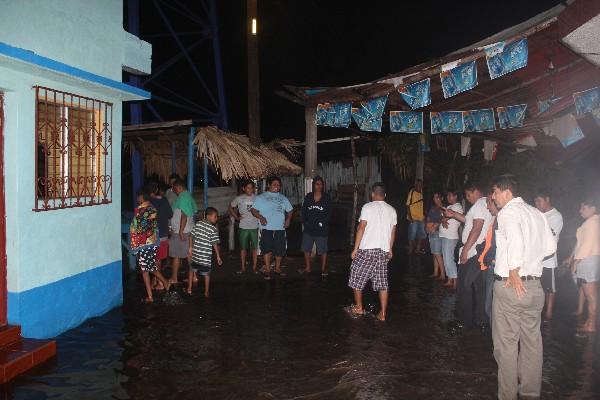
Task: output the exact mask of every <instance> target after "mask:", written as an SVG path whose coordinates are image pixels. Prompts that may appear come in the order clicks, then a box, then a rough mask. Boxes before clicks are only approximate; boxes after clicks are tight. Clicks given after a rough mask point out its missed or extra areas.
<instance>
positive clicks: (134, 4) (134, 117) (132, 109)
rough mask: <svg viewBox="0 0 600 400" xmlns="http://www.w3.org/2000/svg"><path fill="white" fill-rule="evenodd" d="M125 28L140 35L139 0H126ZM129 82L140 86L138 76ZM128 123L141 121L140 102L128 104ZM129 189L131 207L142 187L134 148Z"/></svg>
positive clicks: (141, 171) (141, 170) (140, 165)
mask: <svg viewBox="0 0 600 400" xmlns="http://www.w3.org/2000/svg"><path fill="white" fill-rule="evenodd" d="M127 11H128V17H127V29H128V31H129V32H130V33H131V34H133V35H135V36H138V37H139V36H140V1H139V0H128V1H127ZM128 81H129V84H130V85H132V86H135V87H140V86H141V79H140V77H139V76H136V75H133V74H130V75H129V79H128ZM129 123H130V124H131V125H138V124H141V123H142V105H141V104H140V103H135V102H132V103H130V105H129ZM131 177H132V182H131V189H132V192H133V193H132V196H133V208H135V206H136V202H137V196H136V195H135V194H136V192H137V191H138V190H139V189H140V188H141V187H142V185H143V183H144V166H143V160H142V155H141V154H140V152H139V151H138V150H137V149H136V150H134V151H133V153H132V154H131Z"/></svg>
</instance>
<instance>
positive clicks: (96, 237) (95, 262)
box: [0, 0, 152, 338]
mask: <svg viewBox="0 0 600 400" xmlns="http://www.w3.org/2000/svg"><path fill="white" fill-rule="evenodd" d="M151 55H152V48H151V46H150V44H148V43H146V42H144V41H142V40H140V39H138V38H137V37H136V36H134V35H131V34H130V33H128V32H126V31H125V30H124V28H123V3H122V0H100V1H99V0H27V1H14V0H0V94H1V96H2V98H3V103H4V104H3V110H4V113H3V115H2V116H0V118H2V119H3V120H2V124H0V126H2V127H3V132H2V135H3V140H4V155H3V159H2V162H3V163H4V164H3V166H4V204H5V209H6V212H5V214H6V218H5V220H4V221H5V226H4V227H3V228H4V229H5V231H6V240H5V243H4V245H5V246H2V244H0V248H2V247H5V249H6V266H5V267H6V288H1V289H0V290H5V291H6V299H7V300H6V302H7V304H6V306H7V315H6V316H7V320H8V323H9V324H16V325H21V328H22V334H23V336H25V337H31V338H49V337H53V336H56V335H58V334H60V333H61V332H64V331H65V330H67V329H70V328H73V327H75V326H77V325H79V324H81V323H82V322H83V321H85V320H86V319H88V318H90V317H94V316H98V315H101V314H103V313H105V312H107V311H109V310H111V309H112V308H114V307H118V306H119V305H121V303H122V298H123V289H122V260H121V258H122V255H121V136H122V135H121V132H122V131H121V128H122V123H121V120H122V104H123V102H125V101H139V100H145V99H148V98H149V97H150V93H148V92H146V91H144V90H141V89H139V88H136V87H133V86H130V85H127V84H124V83H122V76H123V71H124V70H125V71H127V72H130V73H135V74H139V75H143V74H149V73H150V69H151ZM0 256H2V255H1V254H0Z"/></svg>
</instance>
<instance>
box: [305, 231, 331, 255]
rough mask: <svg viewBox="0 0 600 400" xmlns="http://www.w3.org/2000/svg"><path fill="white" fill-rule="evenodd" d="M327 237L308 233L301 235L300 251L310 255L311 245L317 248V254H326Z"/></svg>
mask: <svg viewBox="0 0 600 400" xmlns="http://www.w3.org/2000/svg"><path fill="white" fill-rule="evenodd" d="M327 239H328V237H327V236H313V235H311V234H310V233H308V232H303V233H302V251H303V252H305V253H311V252H312V249H313V244H314V245H315V246H316V248H317V254H318V255H322V254H327Z"/></svg>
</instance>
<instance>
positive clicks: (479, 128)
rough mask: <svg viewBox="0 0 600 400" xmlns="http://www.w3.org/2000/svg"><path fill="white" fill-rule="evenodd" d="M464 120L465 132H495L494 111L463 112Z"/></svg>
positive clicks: (489, 109) (487, 109) (485, 109)
mask: <svg viewBox="0 0 600 400" xmlns="http://www.w3.org/2000/svg"><path fill="white" fill-rule="evenodd" d="M463 118H464V120H465V132H486V131H495V130H496V120H495V119H494V109H493V108H484V109H482V110H471V111H463Z"/></svg>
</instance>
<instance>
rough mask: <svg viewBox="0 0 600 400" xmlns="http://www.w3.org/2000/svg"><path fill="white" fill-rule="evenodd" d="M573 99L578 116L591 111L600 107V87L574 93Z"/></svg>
mask: <svg viewBox="0 0 600 400" xmlns="http://www.w3.org/2000/svg"><path fill="white" fill-rule="evenodd" d="M573 100H574V101H575V110H576V111H577V115H578V116H581V115H583V114H587V113H591V112H592V111H594V110H596V109H598V108H600V88H598V87H595V88H593V89H588V90H584V91H583V92H576V93H573Z"/></svg>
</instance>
